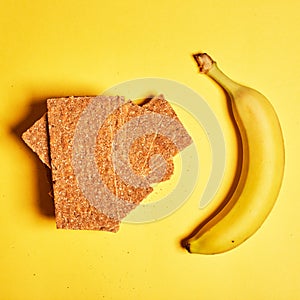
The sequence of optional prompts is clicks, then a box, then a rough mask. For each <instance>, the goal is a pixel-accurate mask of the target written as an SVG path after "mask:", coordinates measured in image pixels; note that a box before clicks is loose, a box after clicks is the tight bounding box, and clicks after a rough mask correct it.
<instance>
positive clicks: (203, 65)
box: [193, 53, 214, 74]
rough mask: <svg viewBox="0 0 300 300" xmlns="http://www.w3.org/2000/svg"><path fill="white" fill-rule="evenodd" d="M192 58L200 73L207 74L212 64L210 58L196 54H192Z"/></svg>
mask: <svg viewBox="0 0 300 300" xmlns="http://www.w3.org/2000/svg"><path fill="white" fill-rule="evenodd" d="M193 58H194V60H195V61H196V63H197V66H198V68H199V71H200V73H203V74H205V73H207V72H208V71H209V70H210V69H211V68H212V65H213V63H214V61H213V60H212V58H211V57H210V56H209V55H208V54H207V53H196V54H193Z"/></svg>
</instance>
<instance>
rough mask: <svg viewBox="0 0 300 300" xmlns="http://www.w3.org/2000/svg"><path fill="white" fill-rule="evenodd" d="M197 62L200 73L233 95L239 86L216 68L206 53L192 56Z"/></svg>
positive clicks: (215, 64)
mask: <svg viewBox="0 0 300 300" xmlns="http://www.w3.org/2000/svg"><path fill="white" fill-rule="evenodd" d="M193 57H194V59H195V61H196V62H197V65H198V68H199V71H200V73H202V74H206V75H208V76H209V77H210V78H212V79H213V80H214V81H216V82H217V83H218V84H220V85H221V86H222V87H223V88H224V89H225V90H226V91H227V92H228V93H229V94H231V95H232V94H233V93H234V92H236V91H237V90H238V89H239V88H241V85H240V84H238V83H236V82H235V81H233V80H231V79H230V78H229V77H228V76H227V75H225V74H224V73H223V72H222V71H221V70H220V69H219V68H218V66H217V63H216V62H215V61H214V60H213V59H212V58H211V57H210V56H209V55H208V54H206V53H197V54H194V55H193Z"/></svg>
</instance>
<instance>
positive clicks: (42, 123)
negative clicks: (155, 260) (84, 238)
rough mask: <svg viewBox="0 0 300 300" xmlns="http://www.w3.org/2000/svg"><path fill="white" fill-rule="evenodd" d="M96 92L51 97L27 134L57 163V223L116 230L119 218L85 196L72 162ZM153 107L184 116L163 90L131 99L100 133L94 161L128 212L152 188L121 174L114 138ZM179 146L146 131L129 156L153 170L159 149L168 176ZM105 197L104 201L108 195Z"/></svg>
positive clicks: (140, 170)
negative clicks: (150, 96) (83, 118)
mask: <svg viewBox="0 0 300 300" xmlns="http://www.w3.org/2000/svg"><path fill="white" fill-rule="evenodd" d="M93 98H94V97H68V98H54V99H48V100H47V107H48V113H47V117H46V116H43V117H42V118H41V119H40V120H39V121H37V123H36V124H34V126H33V127H32V128H30V129H29V130H28V131H27V132H26V134H25V133H24V135H23V138H24V140H25V141H26V143H27V144H28V145H29V146H30V147H31V148H32V149H33V150H34V151H35V152H36V153H37V154H38V155H39V156H40V158H41V159H42V160H43V161H44V162H45V163H46V164H47V165H48V166H50V167H51V169H52V178H53V190H54V201H55V213H56V224H57V227H58V228H66V229H94V230H106V231H112V232H116V231H117V230H118V228H119V223H120V219H118V218H114V217H111V216H110V217H109V216H108V215H109V214H107V213H106V214H104V213H103V212H101V210H99V209H97V208H96V207H95V205H93V204H91V201H89V200H88V199H87V198H86V197H85V193H84V192H83V191H82V190H81V189H80V187H79V186H78V181H77V180H76V174H75V173H74V168H73V165H72V155H73V154H74V153H73V151H74V149H73V148H72V147H73V146H74V145H73V139H74V133H75V130H76V128H77V125H78V121H79V119H80V117H81V115H82V113H83V111H84V110H85V109H86V107H87V106H88V105H89V104H90V102H91V100H92V99H93ZM153 112H154V113H157V114H162V115H166V116H168V117H170V118H172V119H176V120H177V121H179V120H178V117H177V116H176V113H175V112H174V110H173V109H172V107H171V106H170V105H169V103H168V102H167V101H166V100H165V99H164V98H163V96H159V97H154V98H153V99H152V100H150V101H149V102H147V103H146V104H144V105H141V106H140V105H136V104H134V103H132V102H131V101H127V102H124V104H123V105H121V106H120V107H118V109H116V110H115V111H114V112H113V113H112V114H110V115H109V116H108V117H107V118H106V119H105V121H104V123H103V125H102V126H101V128H100V129H99V132H98V135H97V140H96V148H95V161H96V164H97V167H98V170H99V174H100V176H101V179H102V181H103V182H104V183H105V185H106V186H107V187H108V189H109V190H110V191H111V192H112V193H113V194H115V195H116V196H117V197H121V198H122V200H124V201H126V202H124V203H131V204H132V205H131V206H129V207H130V208H129V209H127V211H126V212H125V213H124V216H125V215H126V214H127V213H128V212H129V211H130V210H131V209H134V207H135V206H136V205H138V204H139V203H140V202H141V201H142V200H143V199H144V198H145V197H146V196H147V195H148V194H149V193H151V191H152V190H153V189H152V187H151V186H147V187H135V186H132V185H130V184H128V182H127V181H126V180H124V178H123V177H120V176H119V175H118V174H116V172H115V169H114V165H113V163H112V142H113V138H114V136H115V134H116V132H117V131H118V130H119V129H120V128H122V126H123V125H124V124H126V123H128V122H129V121H130V120H132V119H134V118H137V117H139V116H143V115H145V114H149V113H153ZM179 123H180V122H179ZM180 124H181V123H180ZM47 126H48V129H47ZM37 130H38V131H39V133H38V135H37V134H36V132H37ZM88 130H89V128H86V133H85V134H88ZM182 132H183V134H182V137H181V138H182V145H183V148H184V147H186V146H188V145H189V144H190V143H191V138H190V136H189V135H188V133H187V132H186V131H185V130H184V131H182ZM48 133H49V135H48ZM30 134H33V135H35V137H30ZM49 139H50V142H49ZM37 144H40V145H37ZM49 145H50V149H49ZM49 150H50V151H49ZM178 151H179V149H178V148H177V146H176V145H174V144H173V143H172V141H170V139H168V138H167V137H165V136H163V135H160V134H159V133H157V132H155V133H151V134H146V135H144V136H142V137H140V138H138V139H136V140H135V141H134V142H133V143H132V145H131V147H130V151H129V159H130V163H131V167H132V170H133V171H134V172H135V173H136V174H138V175H140V176H147V175H148V174H149V172H150V167H149V159H150V158H151V157H152V156H153V155H154V154H160V155H162V156H163V157H164V159H165V161H166V172H165V174H164V177H163V178H161V180H160V181H162V180H167V179H169V178H170V176H171V175H172V173H173V169H174V165H173V161H172V158H173V156H174V155H176V153H178ZM49 152H50V159H49V155H48V154H49ZM47 157H48V160H47V159H46V158H47ZM50 162H51V163H50ZM87 180H88V179H87ZM88 184H90V185H91V186H93V181H89V182H88ZM103 200H104V201H105V199H103Z"/></svg>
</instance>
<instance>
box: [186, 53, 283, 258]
mask: <svg viewBox="0 0 300 300" xmlns="http://www.w3.org/2000/svg"><path fill="white" fill-rule="evenodd" d="M194 58H195V60H196V61H197V64H198V67H199V70H200V73H203V74H206V75H208V76H209V77H210V78H212V79H213V80H214V81H215V82H216V83H217V84H219V85H220V86H221V87H222V88H223V89H224V90H225V92H226V93H227V95H228V97H229V99H230V106H231V108H232V112H233V122H235V123H236V126H237V128H238V130H237V133H238V136H237V138H238V139H239V140H240V142H241V151H240V154H239V155H240V156H241V157H240V161H241V165H240V169H239V172H238V175H239V176H238V181H237V183H236V184H235V185H234V184H233V186H232V187H231V190H233V192H232V193H231V194H229V195H227V197H225V199H224V200H223V201H222V202H221V204H220V206H219V207H218V208H217V209H216V210H215V211H214V212H213V213H212V214H211V215H210V216H209V217H208V218H206V219H205V220H202V221H201V223H200V225H199V226H198V227H197V228H196V229H195V230H194V232H193V233H192V234H191V235H190V236H188V237H187V238H186V239H184V242H183V243H184V246H185V247H186V249H187V250H188V251H189V252H190V253H201V254H217V253H223V252H226V251H228V250H231V249H233V248H235V247H237V246H238V245H240V244H241V243H243V242H244V241H246V240H247V239H248V238H249V237H251V236H252V235H253V234H254V233H255V232H256V231H257V230H258V229H259V228H260V226H261V225H262V224H263V222H264V221H265V219H266V218H267V216H268V215H269V213H270V211H271V209H272V208H273V206H274V203H275V201H276V199H277V196H278V193H279V190H280V187H281V183H282V178H283V173H284V160H285V158H284V156H285V155H284V142H283V136H282V131H281V127H280V124H279V121H278V118H277V115H276V113H275V111H274V109H273V107H272V105H271V104H270V102H269V101H268V100H267V99H266V97H265V96H263V95H262V94H261V93H259V92H258V91H256V90H254V89H251V88H248V87H245V86H242V85H240V84H238V83H236V82H234V81H233V80H231V79H230V78H229V77H227V76H226V75H225V74H224V73H223V72H222V71H221V70H220V69H219V68H218V66H217V64H216V62H215V61H213V60H212V59H211V57H210V56H209V55H207V54H206V53H199V54H195V55H194Z"/></svg>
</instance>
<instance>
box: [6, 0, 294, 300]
mask: <svg viewBox="0 0 300 300" xmlns="http://www.w3.org/2000/svg"><path fill="white" fill-rule="evenodd" d="M299 11H300V2H299V1H298V0H285V1H283V0H277V1H274V0H260V1H258V0H251V1H250V0H245V1H234V0H223V1H220V0H218V1H217V0H212V1H202V0H197V1H189V0H187V1H178V0H173V1H163V0H159V1H158V0H151V1H148V0H145V1H137V0H127V1H121V0H111V1H96V0H95V1H71V0H70V1H53V0H51V1H24V0H23V1H8V0H3V1H1V4H0V113H1V115H0V122H1V123H0V124H1V127H0V142H1V145H0V211H1V217H0V245H1V248H0V269H1V272H0V299H1V300H2V299H4V300H9V299H12V300H18V299H22V300H24V299H145V300H146V299H209V300H210V299H300V286H299V282H300V269H299V265H300V256H299V254H300V218H299V214H300V201H299V199H298V196H299V183H298V182H299V177H300V176H299V175H300V174H299V170H300V165H299V159H298V156H299V147H300V143H299V138H298V136H299V131H300V125H299V113H300V102H299V95H300V85H299V82H298V81H299V78H300V60H299V53H300V43H299V39H300V34H299V32H300V30H299V29H300V19H299ZM197 51H206V52H208V53H210V54H211V56H213V57H214V58H215V60H217V61H218V64H219V66H220V67H221V69H223V70H224V71H226V73H227V74H228V75H230V76H231V77H232V78H234V79H236V80H238V81H240V82H242V83H245V84H247V85H248V86H251V87H254V88H256V89H257V90H259V91H261V92H262V93H263V94H265V95H266V96H267V97H268V98H269V99H270V101H271V102H272V104H273V106H274V107H275V109H276V111H277V113H278V116H279V118H280V121H281V124H282V129H283V133H284V138H285V146H286V168H285V176H284V181H283V185H282V189H281V192H280V195H279V197H278V201H277V203H276V205H275V207H274V209H273V211H272V213H271V214H270V216H269V217H268V219H267V220H266V222H265V223H264V225H263V226H262V228H261V229H260V230H259V231H258V232H257V233H256V234H255V235H254V236H253V237H252V238H250V239H249V240H248V241H247V242H245V243H244V244H242V245H241V246H239V247H238V248H236V249H234V250H233V251H230V252H228V253H224V254H220V255H215V256H202V255H191V254H188V253H186V252H185V251H184V250H183V249H181V248H180V247H179V246H178V245H179V240H180V238H182V237H183V236H184V235H185V234H187V233H189V231H190V230H191V229H192V228H193V226H194V225H195V224H197V220H198V218H199V216H200V215H201V213H200V212H199V210H198V208H197V205H198V201H199V199H198V198H197V197H196V198H195V197H194V198H195V199H194V198H193V199H190V201H188V202H187V204H186V205H184V206H183V207H182V208H181V209H180V210H178V211H177V212H176V213H174V214H173V215H172V216H171V217H168V218H166V219H164V220H161V221H159V222H155V223H150V224H143V225H133V224H123V225H122V226H121V229H120V231H119V232H118V233H117V234H111V233H106V232H89V231H63V230H56V228H55V220H54V218H53V217H51V216H48V217H47V216H46V214H47V211H48V210H49V208H47V207H45V205H46V204H41V198H42V199H43V201H45V202H47V201H49V198H47V193H46V190H47V184H45V182H46V181H47V178H46V173H45V169H44V167H43V166H42V165H41V164H39V163H38V161H37V159H36V157H35V156H34V155H33V154H32V153H31V152H30V151H29V150H28V148H27V147H26V146H25V145H24V144H23V143H22V142H21V141H20V139H19V137H18V134H19V133H20V129H22V126H21V125H22V124H23V129H24V125H25V124H26V117H27V115H28V114H30V113H32V111H31V109H32V105H33V104H35V106H39V105H38V104H39V103H43V101H44V100H45V99H46V98H47V97H53V96H63V95H91V94H92V95H94V94H100V93H101V92H102V91H103V90H105V89H107V88H109V87H111V86H112V85H115V84H117V83H119V82H122V81H124V80H130V79H135V78H139V77H149V76H150V77H162V78H168V79H173V80H176V81H179V82H181V83H184V84H186V85H188V86H189V87H191V88H192V89H194V90H195V91H197V92H198V93H199V94H201V95H202V96H203V97H204V98H205V99H206V100H207V101H208V103H209V105H210V107H211V108H212V109H213V111H214V112H215V114H216V115H217V117H218V118H219V120H220V123H221V124H223V125H222V126H224V132H225V137H227V141H228V137H229V136H230V134H231V133H230V129H228V128H227V129H226V126H227V125H226V124H227V123H226V120H225V118H224V113H225V112H226V105H225V103H224V96H223V94H222V92H221V91H220V90H219V89H217V88H216V86H215V85H214V84H212V82H211V81H210V80H209V79H208V78H206V77H205V76H201V75H199V74H198V72H197V69H196V66H195V63H194V62H193V60H192V58H191V54H192V53H194V52H197ZM37 116H38V112H36V117H37ZM24 120H25V121H24ZM32 121H33V119H32ZM24 122H25V123H24ZM20 124H21V125H20ZM27 125H28V124H27ZM16 133H18V134H16ZM229 143H230V142H229ZM229 169H230V168H229ZM38 185H40V187H38Z"/></svg>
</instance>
